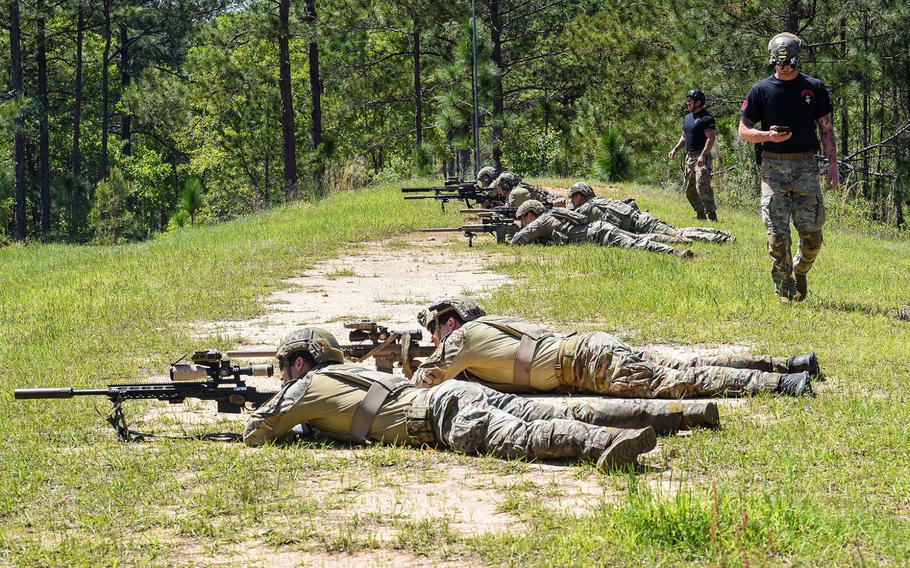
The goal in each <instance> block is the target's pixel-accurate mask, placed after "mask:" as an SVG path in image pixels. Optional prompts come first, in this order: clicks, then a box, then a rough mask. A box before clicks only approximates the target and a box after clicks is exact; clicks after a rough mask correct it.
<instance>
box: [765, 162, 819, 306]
mask: <svg viewBox="0 0 910 568" xmlns="http://www.w3.org/2000/svg"><path fill="white" fill-rule="evenodd" d="M818 175H819V171H818V164H817V163H816V162H815V158H814V157H811V158H805V159H801V160H779V159H772V158H768V157H765V158H763V159H762V164H761V178H762V182H761V216H762V221H764V223H765V228H766V230H767V233H768V253H769V254H770V255H771V278H772V280H774V283H775V287H776V288H777V290H778V293H781V290H782V289H783V288H784V287H785V286H786V285H788V283H790V282H792V279H793V275H794V274H806V273H807V272H809V269H810V268H812V263H813V262H815V257H816V256H818V252H819V251H820V250H821V248H822V225H824V224H825V204H824V200H823V199H822V191H821V185H820V184H819V181H818ZM791 219H792V221H793V225H794V226H795V227H796V232H797V233H799V247H798V250H797V253H796V259H795V263H794V259H793V258H792V257H791V250H790V221H791Z"/></svg>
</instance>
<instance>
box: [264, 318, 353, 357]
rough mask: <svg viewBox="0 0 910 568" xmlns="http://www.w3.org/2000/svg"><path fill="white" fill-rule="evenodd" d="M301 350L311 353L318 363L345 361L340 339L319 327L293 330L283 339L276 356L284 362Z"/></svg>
mask: <svg viewBox="0 0 910 568" xmlns="http://www.w3.org/2000/svg"><path fill="white" fill-rule="evenodd" d="M300 351H305V352H307V353H309V354H310V355H311V356H312V357H313V360H314V361H316V364H323V363H344V353H343V352H342V351H341V347H340V346H339V345H338V340H337V339H335V336H334V335H332V334H331V333H329V332H328V331H326V330H324V329H322V328H319V327H304V328H301V329H298V330H296V331H292V332H291V333H289V334H288V335H287V337H285V338H284V339H282V340H281V343H280V344H279V345H278V349H277V351H276V352H275V356H276V357H277V358H278V361H279V362H282V361H284V360H286V359H288V357H289V356H290V355H293V354H294V353H299V352H300ZM282 364H283V363H282Z"/></svg>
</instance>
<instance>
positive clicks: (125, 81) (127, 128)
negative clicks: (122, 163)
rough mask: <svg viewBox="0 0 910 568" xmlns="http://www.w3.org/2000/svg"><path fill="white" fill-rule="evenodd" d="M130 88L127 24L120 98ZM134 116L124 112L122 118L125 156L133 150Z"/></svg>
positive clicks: (122, 27) (123, 35)
mask: <svg viewBox="0 0 910 568" xmlns="http://www.w3.org/2000/svg"><path fill="white" fill-rule="evenodd" d="M129 86H130V35H129V30H128V29H127V27H126V24H120V96H121V97H122V96H123V93H125V92H126V89H127V88H128V87H129ZM132 118H133V117H132V115H130V113H129V111H124V112H123V116H122V117H120V139H121V140H123V150H122V151H121V153H122V154H123V155H124V156H129V155H130V153H131V152H132V150H133V147H132V143H131V140H130V139H131V137H132V133H131V130H132Z"/></svg>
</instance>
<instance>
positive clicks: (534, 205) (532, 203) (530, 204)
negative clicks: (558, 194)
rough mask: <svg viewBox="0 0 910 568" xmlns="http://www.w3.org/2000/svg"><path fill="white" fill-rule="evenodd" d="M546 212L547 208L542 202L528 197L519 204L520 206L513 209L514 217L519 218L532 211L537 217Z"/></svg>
mask: <svg viewBox="0 0 910 568" xmlns="http://www.w3.org/2000/svg"><path fill="white" fill-rule="evenodd" d="M546 212H547V208H546V207H544V204H543V203H541V202H540V201H537V200H536V199H529V200H527V201H525V202H524V203H522V204H521V207H519V208H518V210H517V211H515V218H516V219H521V218H522V217H524V216H525V215H526V214H528V213H534V214H535V215H537V216H538V217H540V216H541V215H543V214H544V213H546Z"/></svg>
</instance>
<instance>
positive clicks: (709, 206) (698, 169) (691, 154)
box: [683, 150, 717, 218]
mask: <svg viewBox="0 0 910 568" xmlns="http://www.w3.org/2000/svg"><path fill="white" fill-rule="evenodd" d="M699 155H701V150H687V151H686V165H685V167H684V169H683V188H684V189H685V192H686V199H688V200H689V204H690V205H691V206H692V209H694V210H695V213H696V214H697V215H698V217H699V218H704V216H705V215H706V214H708V215H711V214H716V211H717V204H716V203H714V190H712V189H711V155H710V154H708V155H707V156H705V165H703V166H699V165H698V156H699Z"/></svg>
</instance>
